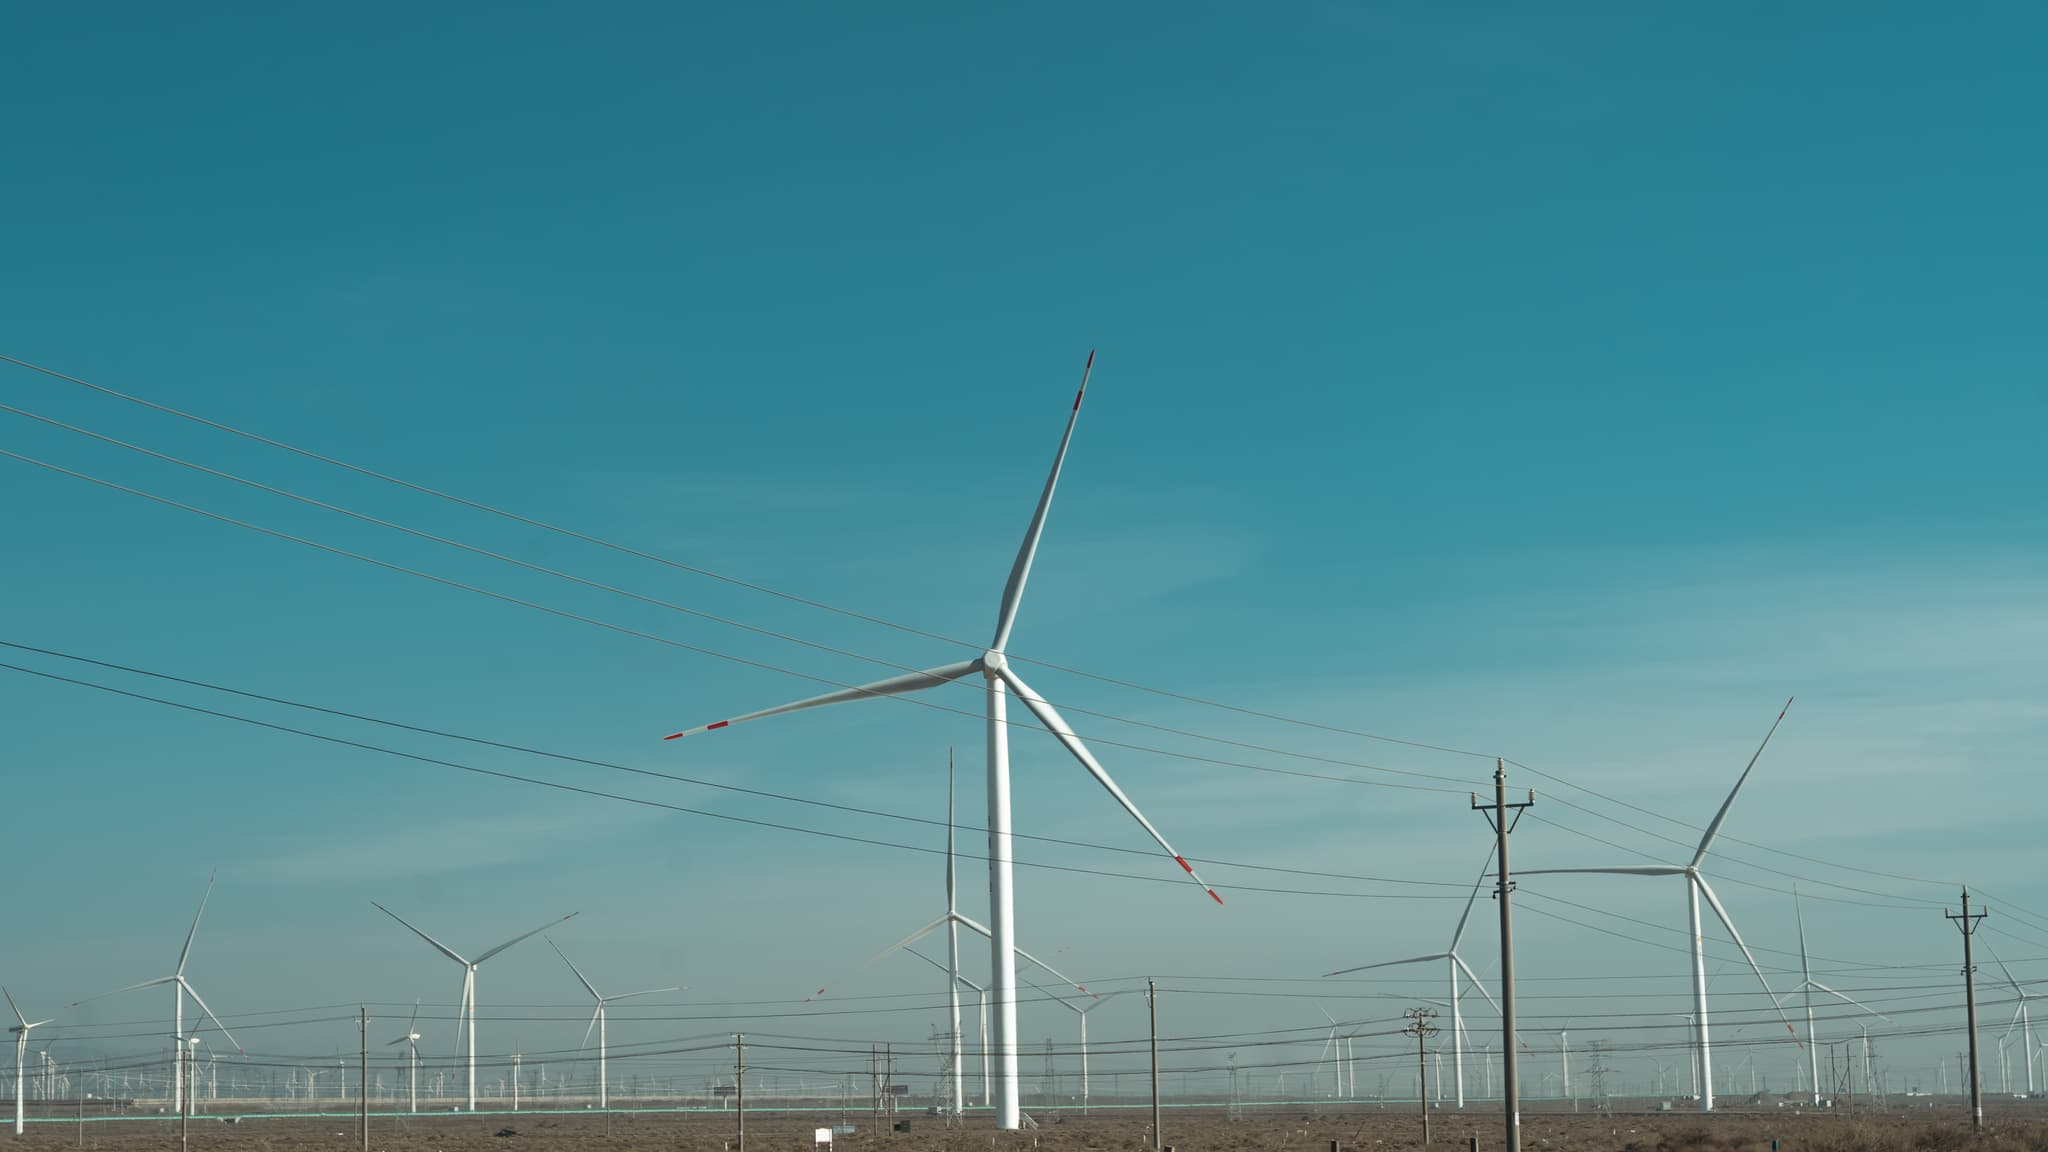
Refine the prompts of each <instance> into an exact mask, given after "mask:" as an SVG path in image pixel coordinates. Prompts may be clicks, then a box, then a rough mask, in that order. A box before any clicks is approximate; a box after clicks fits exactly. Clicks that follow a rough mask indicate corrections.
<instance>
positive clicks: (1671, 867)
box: [1516, 700, 1799, 1112]
mask: <svg viewBox="0 0 2048 1152" xmlns="http://www.w3.org/2000/svg"><path fill="white" fill-rule="evenodd" d="M1791 707H1792V701H1790V700H1787V701H1785V707H1784V708H1781V709H1779V710H1778V718H1777V719H1776V720H1774V721H1772V722H1771V730H1770V731H1769V732H1766V733H1764V740H1763V743H1762V744H1759V745H1757V748H1756V753H1755V754H1754V755H1752V756H1751V757H1750V758H1749V764H1748V766H1747V767H1745V768H1743V770H1742V775H1741V776H1740V777H1738V778H1736V781H1735V787H1734V788H1733V789H1731V790H1730V791H1729V793H1728V799H1726V800H1723V801H1722V802H1721V810H1720V811H1719V812H1716V813H1714V819H1713V821H1712V823H1709V824H1708V825H1707V831H1706V835H1704V836H1701V837H1700V843H1699V847H1698V848H1697V849H1696V850H1695V851H1694V852H1693V856H1692V862H1691V863H1690V864H1647V865H1630V866H1622V867H1613V868H1524V869H1522V870H1521V871H1519V872H1518V873H1516V874H1517V875H1520V876H1537V875H1543V876H1552V875H1561V874H1565V873H1583V872H1592V873H1605V874H1610V875H1618V876H1683V877H1685V900H1686V908H1687V911H1688V913H1689V914H1690V916H1691V918H1692V1000H1693V1033H1694V1039H1693V1047H1694V1049H1695V1050H1696V1051H1697V1052H1698V1055H1699V1066H1700V1067H1699V1082H1700V1092H1699V1101H1700V1111H1702V1112H1711V1111H1713V1110H1714V1065H1713V1050H1712V1046H1711V1044H1710V1043H1709V1041H1708V1036H1707V957H1706V952H1705V951H1704V950H1703V948H1702V946H1701V945H1702V939H1701V936H1700V897H1702V896H1704V897H1706V898H1707V904H1708V905H1709V906H1711V907H1712V908H1713V909H1714V915H1715V916H1717V917H1719V918H1720V921H1721V924H1722V926H1723V927H1725V928H1727V929H1728V935H1729V937H1730V938H1731V939H1733V940H1734V941H1735V946H1736V947H1737V948H1740V949H1742V958H1743V959H1745V960H1747V961H1749V969H1750V971H1752V972H1754V973H1756V979H1757V983H1759V984H1762V985H1763V986H1764V994H1765V995H1766V996H1769V997H1770V998H1771V1007H1772V1008H1773V1009H1775V1010H1776V1011H1777V1013H1778V1018H1779V1019H1781V1020H1784V1021H1785V1031H1787V1032H1790V1033H1792V1035H1793V1037H1794V1038H1795V1039H1797V1037H1798V1035H1799V1034H1798V1032H1796V1031H1794V1030H1793V1028H1792V1021H1790V1020H1789V1019H1785V1010H1784V1008H1783V1007H1782V1006H1780V1005H1779V1003H1778V997H1777V995H1776V994H1775V993H1773V992H1772V991H1771V982H1770V981H1768V980H1766V979H1764V970H1763V969H1762V968H1760V967H1758V966H1757V962H1756V957H1754V956H1752V955H1750V954H1749V945H1747V944H1744V943H1743V942H1742V933H1740V932H1738V931H1736V930H1735V921H1734V920H1732V919H1730V918H1729V916H1728V910H1727V909H1726V908H1724V907H1722V906H1721V899H1720V897H1718V896H1716V895H1714V889H1713V888H1712V887H1710V886H1709V885H1708V884H1707V878H1706V877H1705V876H1704V875H1702V874H1701V873H1700V864H1701V863H1702V862H1704V861H1705V860H1706V858H1707V850H1708V849H1709V848H1712V847H1713V846H1714V838H1715V837H1716V836H1719V835H1720V834H1721V825H1722V823H1723V822H1724V821H1726V820H1727V819H1728V809H1729V808H1730V807H1732V806H1733V805H1734V804H1735V797H1736V795H1737V794H1739V793H1740V792H1741V791H1742V785H1743V784H1744V783H1745V782H1746V781H1748V779H1749V773H1750V771H1751V770H1752V769H1754V768H1755V767H1756V762H1757V760H1758V758H1759V757H1761V756H1762V755H1763V754H1764V749H1765V748H1767V747H1769V746H1770V743H1771V737H1772V736H1774V735H1776V734H1777V731H1778V725H1779V724H1782V723H1784V722H1785V713H1786V712H1787V711H1789V710H1790V709H1791Z"/></svg>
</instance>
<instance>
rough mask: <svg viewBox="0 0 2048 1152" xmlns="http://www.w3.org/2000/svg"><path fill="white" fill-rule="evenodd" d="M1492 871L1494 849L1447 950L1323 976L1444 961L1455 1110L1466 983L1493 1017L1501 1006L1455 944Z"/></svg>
mask: <svg viewBox="0 0 2048 1152" xmlns="http://www.w3.org/2000/svg"><path fill="white" fill-rule="evenodd" d="M1492 868H1493V849H1492V848H1488V849H1487V850H1486V862H1485V863H1484V864H1481V865H1480V866H1479V879H1478V880H1476V881H1474V882H1473V884H1472V893H1471V895H1469V896H1467V897H1465V911H1464V912H1462V913H1460V914H1459V916H1458V926H1457V927H1456V928H1454V929H1452V931H1451V946H1450V947H1449V948H1446V949H1445V950H1443V951H1442V952H1431V953H1429V954H1428V955H1426V956H1410V957H1408V958H1406V959H1404V960H1382V961H1380V962H1379V963H1377V964H1361V965H1359V966H1358V967H1356V968H1345V969H1341V970H1339V971H1336V972H1330V973H1327V974H1326V978H1327V977H1328V976H1348V975H1350V974H1351V973H1353V972H1364V971H1368V970H1370V969H1373V968H1393V967H1397V966H1399V965H1402V964H1426V963H1430V962H1432V961H1436V960H1443V961H1447V964H1446V966H1447V967H1448V968H1449V969H1450V977H1451V999H1450V1009H1451V1068H1452V1073H1453V1077H1454V1078H1455V1079H1456V1080H1457V1085H1458V1088H1457V1097H1458V1107H1460V1108H1463V1107H1464V1106H1465V1014H1464V1010H1463V1008H1462V1007H1461V1006H1460V1001H1461V999H1462V997H1463V993H1464V985H1465V981H1466V980H1470V981H1471V982H1472V986H1473V987H1474V988H1477V989H1479V994H1480V995H1481V996H1484V997H1486V1002H1487V1003H1488V1004H1492V1005H1493V1010H1494V1011H1495V1012H1496V1013H1498V1012H1499V1011H1500V1005H1498V1004H1495V1003H1494V1000H1493V994H1492V993H1490V992H1488V991H1487V990H1486V985H1485V984H1484V983H1482V982H1481V981H1480V979H1479V977H1478V976H1477V975H1475V974H1474V973H1473V971H1472V969H1471V967H1470V966H1469V965H1467V964H1466V963H1465V961H1464V959H1463V958H1462V957H1460V956H1459V955H1458V944H1459V942H1460V941H1462V940H1463V939H1464V938H1465V922H1466V921H1467V920H1470V919H1471V918H1472V905H1473V903H1474V902H1475V901H1477V900H1478V899H1479V890H1480V889H1481V888H1483V887H1485V885H1486V878H1487V876H1488V875H1489V873H1490V870H1491V869H1492Z"/></svg>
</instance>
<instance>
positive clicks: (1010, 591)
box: [989, 348, 1095, 652]
mask: <svg viewBox="0 0 2048 1152" xmlns="http://www.w3.org/2000/svg"><path fill="white" fill-rule="evenodd" d="M1094 370H1095V350H1094V349H1093V348H1090V349H1089V350H1088V363H1086V364H1085V365H1083V366H1082V368H1081V389H1080V391H1078V392H1076V393H1074V409H1073V411H1072V412H1069V413H1068V414H1067V430H1066V432H1065V434H1063V435H1062V436H1061V437H1060V450H1059V451H1058V452H1057V453H1055V454H1054V455H1053V458H1052V473H1051V474H1050V475H1048V476H1047V477H1046V478H1045V491H1044V492H1042V493H1040V494H1039V496H1038V508H1037V509H1036V510H1035V511H1033V512H1032V513H1031V527H1030V528H1028V529H1026V530H1025V532H1024V543H1023V545H1022V546H1020V547H1019V548H1018V549H1017V560H1016V563H1014V564H1012V565H1010V580H1009V582H1008V583H1007V584H1004V585H1003V604H1002V608H1001V609H1000V610H999V611H998V612H997V613H996V638H995V639H994V640H993V641H991V642H990V643H989V647H990V648H991V649H993V650H995V651H997V652H1001V651H1002V650H1003V645H1005V644H1008V643H1009V642H1010V628H1011V627H1012V626H1013V625H1015V624H1016V622H1017V605H1018V604H1020V603H1022V602H1023V600H1024V582H1025V581H1026V580H1028V579H1030V577H1031V561H1032V559H1033V558H1034V557H1036V556H1037V555H1038V538H1039V536H1040V535H1042V534H1043V533H1044V532H1045V514H1046V512H1047V511H1049V510H1050V509H1051V508H1052V493H1053V489H1054V488H1057V487H1058V486H1059V482H1060V467H1061V466H1062V465H1064V464H1065V463H1066V462H1067V445H1068V444H1070V443H1072V442H1073V439H1074V422H1075V421H1077V420H1079V419H1080V418H1081V398H1082V397H1083V396H1086V395H1087V394H1088V374H1089V373H1090V372H1092V371H1094Z"/></svg>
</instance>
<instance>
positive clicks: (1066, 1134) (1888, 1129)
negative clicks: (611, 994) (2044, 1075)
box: [7, 1101, 2048, 1152]
mask: <svg viewBox="0 0 2048 1152" xmlns="http://www.w3.org/2000/svg"><path fill="white" fill-rule="evenodd" d="M2000 1103H2002V1104H2006V1108H2005V1109H2004V1110H2003V1111H2000V1112H1996V1113H1993V1114H1992V1115H1991V1118H1990V1120H1989V1121H1988V1122H1987V1126H1986V1133H1985V1136H1984V1137H1983V1138H1982V1139H1981V1140H1978V1139H1974V1138H1973V1137H1972V1136H1971V1134H1970V1130H1969V1124H1968V1120H1967V1117H1966V1115H1965V1113H1964V1112H1963V1111H1962V1110H1961V1109H1958V1108H1955V1107H1952V1106H1951V1107H1945V1108H1925V1107H1923V1108H1913V1109H1905V1110H1893V1111H1890V1112H1882V1113H1880V1112H1872V1113H1858V1114H1854V1115H1828V1114H1824V1113H1823V1114H1815V1113H1804V1112H1798V1111H1794V1110H1792V1109H1778V1108H1772V1109H1769V1110H1764V1111H1747V1112H1745V1111H1741V1110H1729V1111H1723V1112H1717V1113H1715V1114H1714V1115H1713V1116H1710V1117H1704V1118H1703V1117H1701V1116H1699V1115H1697V1114H1690V1113H1682V1112H1618V1113H1616V1114H1614V1115H1612V1116H1607V1115H1598V1114H1593V1113H1579V1114H1571V1113H1562V1112H1541V1111H1538V1112H1531V1113H1529V1114H1527V1115H1526V1116H1525V1117H1524V1120H1523V1129H1522V1133H1523V1146H1524V1148H1525V1149H1526V1150H1528V1152H1564V1150H1566V1149H1572V1150H1579V1149H1584V1150H1586V1152H1609V1150H1612V1152H1667V1150H1668V1152H1772V1150H1773V1149H1774V1148H1775V1149H1776V1150H1777V1152H1799V1150H1806V1149H1812V1150H1814V1152H1852V1150H1854V1152H1861V1150H1871V1152H1948V1150H1950V1149H1961V1148H1965V1147H1969V1148H1973V1149H1982V1150H1983V1152H2020V1150H2023V1149H2025V1150H2032V1152H2048V1107H2043V1106H2040V1105H2039V1104H2038V1102H2032V1103H2029V1102H2018V1101H2012V1102H2006V1101H2001V1102H2000ZM899 1119H900V1120H903V1121H905V1122H907V1124H908V1125H909V1127H908V1130H907V1131H901V1132H898V1131H892V1130H888V1129H886V1128H885V1129H883V1130H880V1131H877V1130H876V1129H875V1127H874V1126H873V1125H872V1123H871V1118H870V1116H869V1115H868V1113H866V1112H865V1111H858V1112H849V1113H848V1114H847V1115H846V1116H844V1117H840V1116H837V1115H824V1116H821V1115H819V1114H815V1113H805V1114H792V1113H775V1112H761V1113H753V1112H750V1113H749V1114H748V1116H747V1147H748V1148H749V1149H755V1150H761V1152H767V1150H769V1149H779V1150H785V1152H801V1150H806V1149H810V1148H812V1138H813V1135H814V1132H815V1130H816V1129H817V1128H818V1127H820V1126H825V1125H831V1124H833V1123H837V1122H845V1123H851V1124H853V1125H855V1126H856V1127H857V1128H858V1131H856V1132H855V1133H853V1134H851V1135H842V1136H840V1137H838V1140H837V1149H838V1152H941V1150H952V1149H960V1150H971V1149H981V1148H988V1149H1005V1150H1007V1149H1015V1150H1019V1152H1022V1150H1026V1149H1046V1150H1048V1152H1053V1150H1073V1152H1083V1150H1088V1149H1105V1150H1111V1149H1114V1150H1119V1152H1140V1150H1142V1149H1145V1148H1146V1147H1148V1146H1149V1143H1150V1132H1149V1125H1148V1115H1147V1113H1146V1112H1145V1111H1144V1110H1143V1109H1134V1110H1124V1109H1118V1110H1115V1111H1110V1112H1103V1111H1097V1112H1096V1113H1095V1114H1093V1115H1090V1116H1086V1117H1084V1116H1081V1115H1078V1114H1076V1113H1071V1112H1069V1113H1052V1114H1042V1115H1040V1116H1039V1117H1038V1119H1039V1123H1040V1127H1039V1128H1037V1129H1036V1130H1031V1131H1024V1132H1016V1133H998V1132H996V1131H995V1130H994V1129H993V1128H991V1127H990V1126H989V1124H988V1121H987V1118H986V1117H970V1118H969V1119H968V1120H967V1122H966V1123H965V1124H964V1125H963V1126H961V1127H956V1128H948V1127H947V1126H946V1125H945V1123H944V1121H943V1120H941V1119H939V1118H937V1117H930V1116H925V1115H922V1114H917V1115H910V1116H905V1117H899ZM1165 1127H1166V1142H1167V1144H1168V1145H1169V1146H1171V1147H1174V1148H1178V1149H1182V1150H1183V1152H1204V1150H1209V1149H1217V1150H1225V1152H1255V1150H1258V1152H1264V1150H1275V1152H1278V1150H1288V1152H1299V1150H1310V1152H1328V1150H1329V1148H1330V1146H1331V1143H1332V1142H1333V1141H1335V1142H1337V1143H1338V1144H1339V1145H1340V1147H1341V1148H1343V1149H1353V1148H1356V1149H1359V1150H1361V1152H1369V1150H1373V1149H1380V1150H1390V1149H1413V1148H1420V1147H1422V1130H1421V1129H1422V1120H1421V1117H1420V1115H1419V1114H1417V1113H1416V1112H1414V1111H1412V1110H1399V1109H1396V1108H1394V1107H1392V1106H1390V1107H1389V1108H1388V1109H1387V1110H1386V1111H1381V1110H1380V1109H1379V1108H1377V1107H1374V1106H1371V1105H1366V1106H1361V1107H1358V1108H1351V1109H1346V1108H1337V1109H1324V1110H1320V1111H1316V1112H1310V1111H1308V1110H1306V1109H1299V1110H1289V1109H1272V1110H1254V1111H1247V1112H1246V1113H1244V1114H1243V1115H1242V1116H1241V1118H1238V1119H1231V1118H1230V1117H1229V1116H1228V1115H1227V1114H1226V1113H1225V1112H1224V1110H1223V1109H1221V1108H1214V1109H1209V1108H1199V1109H1187V1108H1175V1109H1170V1110H1169V1111H1168V1112H1167V1114H1166V1120H1165ZM1430 1127H1431V1136H1432V1138H1433V1139H1432V1142H1431V1144H1430V1147H1432V1148H1436V1149H1441V1150H1442V1152H1453V1150H1464V1149H1467V1148H1469V1147H1470V1143H1469V1141H1470V1140H1471V1139H1472V1138H1474V1137H1477V1138H1478V1141H1479V1145H1478V1146H1479V1147H1480V1148H1481V1149H1498V1148H1499V1147H1500V1143H1501V1126H1500V1118H1499V1115H1498V1114H1497V1113H1494V1112H1491V1111H1485V1112H1477V1111H1467V1112H1465V1113H1462V1114H1460V1113H1444V1112H1439V1113H1436V1114H1435V1115H1433V1116H1432V1117H1431V1121H1430ZM734 1128H735V1125H734V1122H733V1116H732V1114H731V1113H723V1114H719V1113H690V1114H676V1113H664V1114H645V1113H642V1114H631V1113H616V1114H613V1115H612V1116H610V1117H609V1118H607V1117H605V1116H603V1115H592V1114H589V1113H554V1114H549V1113H538V1112H524V1113H518V1114H481V1115H465V1114H453V1115H450V1114H432V1113H422V1114H418V1115H406V1116H383V1115H377V1116H373V1117H372V1118H371V1125H370V1146H371V1148H373V1149H376V1150H378V1152H521V1150H525V1152H560V1150H565V1149H572V1148H573V1149H593V1150H598V1152H632V1150H640V1149H660V1150H673V1152H728V1150H733V1149H736V1141H735V1139H734V1136H735V1132H734ZM8 1140H9V1143H8V1145H7V1147H10V1148H13V1149H18V1150H19V1152H60V1150H61V1149H76V1148H80V1147H83V1148H88V1149H102V1150H110V1152H121V1150H124V1149H136V1150H141V1149H170V1148H176V1147H177V1146H178V1140H179V1124H178V1122H177V1121H176V1120H175V1119H159V1118H150V1119H125V1118H124V1119H108V1120H95V1121H92V1122H88V1123H85V1124H83V1125H77V1124H71V1123H63V1122H55V1121H46V1122H42V1123H35V1124H31V1125H30V1127H29V1131H28V1134H27V1135H25V1136H23V1137H20V1138H8ZM190 1146H191V1147H192V1148H193V1149H206V1150H219V1152H271V1150H285V1149H323V1150H332V1152H341V1150H343V1149H348V1148H353V1147H357V1146H358V1143H357V1136H356V1130H355V1127H354V1118H353V1117H352V1116H327V1117H308V1116H295V1117H288V1118H266V1119H243V1120H238V1121H234V1122H228V1121H224V1120H222V1119H220V1118H217V1117H207V1118H203V1119H201V1118H195V1119H194V1120H193V1121H192V1122H191V1128H190Z"/></svg>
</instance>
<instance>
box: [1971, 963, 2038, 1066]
mask: <svg viewBox="0 0 2048 1152" xmlns="http://www.w3.org/2000/svg"><path fill="white" fill-rule="evenodd" d="M1984 947H1986V948H1988V949H1990V950H1991V959H1992V960H1993V961H1995V962H1996V963H1997V964H1998V971H1999V972H2000V974H2002V975H2003V976H2004V977H2005V982H2006V983H2007V984H2010V985H2012V994H2013V996H2014V997H2015V998H2016V999H2018V1000H2019V1004H2018V1005H2017V1006H2015V1007H2014V1008H2013V1012H2012V1022H2011V1023H2009V1024H2007V1025H2006V1026H2005V1034H2006V1036H2007V1037H2008V1038H2010V1037H2011V1036H2012V1030H2013V1029H2014V1028H2018V1029H2019V1030H2020V1039H2021V1040H2023V1041H2024V1042H2025V1043H2024V1044H2023V1047H2024V1049H2025V1055H2026V1058H2027V1095H2029V1096H2032V1095H2033V1094H2034V1024H2033V1021H2031V1020H2029V1019H2027V1001H2029V1000H2039V999H2041V995H2040V994H2039V993H2036V992H2029V991H2027V990H2026V989H2025V988H2022V987H2020V982H2019V981H2017V980H2015V979H2013V977H2012V969H2010V968H2007V967H2006V966H2005V961H2004V960H2001V959H1999V957H1998V950H1997V949H1996V948H1992V947H1991V945H1990V944H1988V943H1987V944H1985V945H1984Z"/></svg>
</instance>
